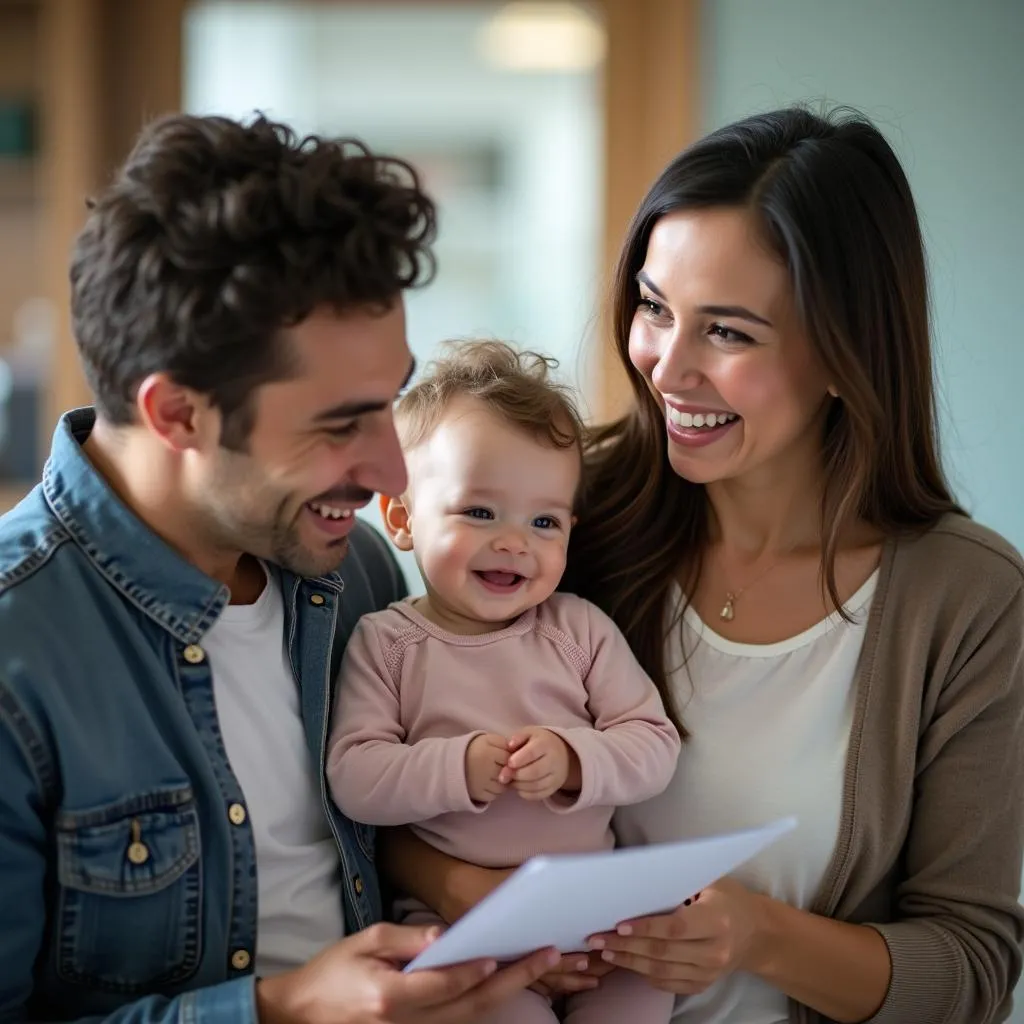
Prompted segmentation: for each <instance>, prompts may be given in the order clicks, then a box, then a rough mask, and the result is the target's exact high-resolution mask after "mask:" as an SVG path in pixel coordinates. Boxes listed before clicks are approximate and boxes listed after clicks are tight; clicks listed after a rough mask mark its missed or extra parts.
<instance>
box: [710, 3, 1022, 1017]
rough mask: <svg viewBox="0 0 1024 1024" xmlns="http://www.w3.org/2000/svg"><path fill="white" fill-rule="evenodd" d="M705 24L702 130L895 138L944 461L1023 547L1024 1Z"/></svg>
mask: <svg viewBox="0 0 1024 1024" xmlns="http://www.w3.org/2000/svg"><path fill="white" fill-rule="evenodd" d="M702 34H703V37H704V38H703V41H702V43H703V45H702V46H701V61H702V78H703V86H704V93H703V99H704V122H705V127H706V128H712V127H716V126H718V125H720V124H723V123H725V122H727V121H731V120H735V119H736V118H738V117H741V116H743V115H745V114H748V113H751V112H753V111H756V110H763V109H767V108H770V107H775V106H782V105H784V104H787V103H790V102H792V101H799V100H811V101H818V100H822V99H825V100H829V101H832V102H833V103H844V104H851V105H854V106H857V107H859V108H860V109H862V110H863V111H864V112H866V113H867V114H868V115H869V116H871V117H872V118H874V119H875V120H876V122H877V123H879V125H880V127H882V128H883V130H884V131H885V132H886V134H887V136H888V137H889V139H890V141H891V142H892V143H893V144H894V145H895V146H896V148H897V150H898V152H899V154H900V156H901V158H902V159H903V161H904V165H905V167H906V168H907V171H908V173H909V177H910V181H911V184H912V186H913V188H914V193H915V195H916V197H917V201H918V204H919V209H920V213H921V218H922V221H923V225H924V231H925V237H926V244H927V246H928V254H929V261H930V266H931V270H932V285H933V306H934V311H935V326H936V332H935V335H936V339H937V343H938V344H937V348H938V352H937V356H938V369H939V382H940V392H941V393H940V401H941V403H942V407H943V413H942V422H941V426H942V438H943V445H944V452H945V461H946V465H947V468H948V470H949V472H950V475H951V477H952V480H953V483H954V486H955V487H956V489H957V492H958V496H959V497H960V499H961V501H962V502H963V503H965V504H966V505H967V506H968V509H969V511H970V512H971V513H972V514H973V515H974V516H975V518H977V519H978V520H980V521H981V522H983V523H986V524H987V525H989V526H992V527H994V528H995V529H997V530H999V531H1000V532H1001V533H1003V534H1004V535H1005V536H1006V537H1008V538H1009V539H1010V540H1011V541H1013V542H1014V543H1015V544H1016V545H1017V547H1018V548H1022V549H1024V0H973V2H969V0H705V2H704V9H703V25H702ZM1022 798H1024V797H1022ZM1022 1020H1024V1017H1022Z"/></svg>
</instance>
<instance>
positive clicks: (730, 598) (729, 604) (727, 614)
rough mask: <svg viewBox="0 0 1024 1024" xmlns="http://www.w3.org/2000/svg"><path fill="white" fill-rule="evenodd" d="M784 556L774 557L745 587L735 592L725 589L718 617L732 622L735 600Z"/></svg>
mask: <svg viewBox="0 0 1024 1024" xmlns="http://www.w3.org/2000/svg"><path fill="white" fill-rule="evenodd" d="M784 557H785V556H784V555H779V557H778V558H776V559H775V561H774V562H772V564H771V565H769V566H768V568H767V569H765V570H764V571H763V572H761V573H759V574H758V575H757V576H755V577H754V578H753V579H752V580H751V581H750V582H749V583H748V584H747V585H746V586H745V587H741V588H740V589H739V590H737V591H735V592H733V591H731V590H727V591H726V592H725V604H724V605H722V610H721V611H720V612H719V613H718V617H719V618H720V619H721V620H722V621H723V622H732V620H733V619H734V618H736V602H737V601H738V600H739V599H740V598H741V597H742V596H743V595H744V594H745V593H746V592H747V591H748V590H749V589H750V588H751V587H752V586H753V585H754V584H755V583H757V582H759V581H760V580H762V579H764V577H765V576H767V575H768V573H770V572H771V571H772V569H774V568H775V567H776V566H777V565H778V564H779V562H781V561H782V559H783V558H784Z"/></svg>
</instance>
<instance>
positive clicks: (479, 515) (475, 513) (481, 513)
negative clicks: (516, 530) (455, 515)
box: [462, 508, 494, 519]
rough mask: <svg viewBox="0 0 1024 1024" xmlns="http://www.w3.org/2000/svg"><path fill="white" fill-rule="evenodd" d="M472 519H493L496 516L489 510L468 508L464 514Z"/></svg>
mask: <svg viewBox="0 0 1024 1024" xmlns="http://www.w3.org/2000/svg"><path fill="white" fill-rule="evenodd" d="M462 514H463V515H464V516H469V518H470V519H493V518H494V515H493V513H492V512H491V510H490V509H489V508H467V509H465V510H464V511H463V513H462Z"/></svg>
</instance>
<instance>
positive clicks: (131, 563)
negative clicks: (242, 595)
mask: <svg viewBox="0 0 1024 1024" xmlns="http://www.w3.org/2000/svg"><path fill="white" fill-rule="evenodd" d="M95 422H96V414H95V411H94V410H93V409H91V408H84V409H76V410H74V411H73V412H69V413H67V414H66V415H65V416H62V417H61V420H60V422H59V423H58V425H57V430H56V432H55V434H54V438H53V447H52V448H51V450H50V458H49V459H48V460H47V463H46V466H45V468H44V469H43V493H44V495H45V496H46V501H47V503H48V504H49V506H50V508H51V509H52V510H53V514H54V515H55V516H56V517H57V518H58V519H59V520H60V522H61V523H62V524H63V526H64V528H65V529H66V530H67V531H68V533H69V534H70V535H71V537H72V538H73V539H74V540H75V542H76V543H77V545H78V546H79V548H80V549H81V550H82V552H83V553H84V555H85V556H86V558H88V559H89V560H90V561H91V562H92V564H93V565H94V566H95V567H96V569H97V571H98V572H100V573H101V574H102V575H103V576H104V577H105V578H106V579H107V580H108V581H109V582H110V583H111V584H112V585H113V586H114V587H116V588H117V589H118V590H120V591H121V592H122V593H123V594H124V595H125V596H126V597H127V598H128V599H129V600H131V601H132V602H133V603H134V604H135V605H136V606H137V607H138V608H140V609H141V610H142V611H143V612H145V613H146V615H148V616H149V617H150V618H152V619H154V620H155V621H156V622H157V623H159V624H160V625H161V626H163V627H164V628H165V629H167V630H168V631H169V632H171V633H172V634H173V635H174V636H175V637H177V638H178V639H179V640H181V641H182V643H186V644H192V643H198V641H199V640H200V639H201V638H202V636H203V634H204V633H205V632H206V631H207V630H208V629H209V628H210V627H211V626H212V625H213V623H214V622H215V621H216V620H217V616H218V615H219V614H220V612H221V609H222V608H223V607H224V605H225V604H226V603H227V600H228V598H229V596H230V592H229V590H228V588H227V587H226V586H224V584H222V583H218V582H217V581H216V580H214V579H211V578H210V577H209V576H207V575H206V574H205V573H203V572H201V571H200V570H199V569H197V568H196V567H195V566H194V565H192V563H191V562H189V561H187V560H186V559H184V558H182V557H181V555H179V554H178V553H177V552H176V551H174V549H173V548H171V547H170V545H169V544H167V543H166V541H164V540H163V539H162V538H161V537H159V536H157V534H156V533H154V532H153V531H152V530H151V529H150V528H149V527H148V526H147V525H146V524H145V523H144V522H142V520H141V519H139V517H138V516H137V515H135V513H134V512H132V511H131V509H129V508H128V507H127V506H126V505H125V504H124V502H122V501H121V499H120V498H118V497H117V495H116V494H114V492H113V490H111V488H110V485H109V484H108V483H107V482H106V480H104V479H103V477H102V476H101V475H100V474H99V473H98V472H97V471H96V469H95V467H94V466H93V465H92V463H91V462H90V461H89V459H88V458H87V457H86V455H85V453H84V452H83V451H82V443H83V442H84V441H85V439H86V438H87V437H88V436H89V433H90V432H91V430H92V428H93V424H94V423H95Z"/></svg>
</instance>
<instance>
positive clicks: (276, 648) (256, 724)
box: [203, 578, 345, 976]
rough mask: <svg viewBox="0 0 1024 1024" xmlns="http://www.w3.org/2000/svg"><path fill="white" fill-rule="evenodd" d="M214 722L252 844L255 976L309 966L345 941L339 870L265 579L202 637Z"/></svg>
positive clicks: (280, 614)
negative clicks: (256, 593) (253, 596)
mask: <svg viewBox="0 0 1024 1024" xmlns="http://www.w3.org/2000/svg"><path fill="white" fill-rule="evenodd" d="M203 647H204V648H205V649H206V653H207V656H208V657H209V659H210V665H211V668H212V670H213V693H214V700H215V702H216V707H217V718H218V720H219V722H220V730H221V733H222V734H223V737H224V745H225V747H226V749H227V753H228V759H229V761H230V762H231V768H232V770H233V771H234V773H235V777H236V778H237V779H238V782H239V785H240V786H241V787H242V792H243V793H244V794H245V802H246V808H247V810H248V814H249V820H250V822H251V825H252V830H253V836H254V839H255V843H256V871H257V882H258V885H259V927H258V932H257V940H256V963H255V969H256V974H258V975H261V976H269V975H273V974H279V973H281V972H282V971H286V970H290V969H292V968H294V967H298V966H300V965H302V964H304V963H305V962H306V961H307V960H309V959H310V958H311V957H312V956H314V955H315V954H316V953H318V952H319V951H320V950H321V949H323V947H324V946H326V945H328V944H329V943H331V942H335V941H336V940H338V939H340V938H341V937H342V936H343V935H344V931H345V920H344V912H343V910H342V894H341V865H340V858H339V855H338V849H337V846H336V844H335V841H334V838H333V836H332V834H331V828H330V825H329V824H328V822H327V818H326V816H325V814H324V809H323V805H322V803H321V798H320V783H319V775H318V772H317V766H316V765H315V764H314V763H313V761H312V759H311V758H310V755H309V748H308V746H307V745H306V736H305V731H304V727H303V724H302V718H301V716H300V712H299V689H298V685H297V684H296V682H295V678H294V676H293V675H292V670H291V666H290V664H289V661H288V650H287V646H286V644H285V635H284V603H283V601H282V598H281V593H280V590H279V588H278V586H277V585H276V584H275V583H274V582H273V581H271V580H270V579H269V578H268V580H267V585H266V586H265V587H264V588H263V593H262V594H261V595H260V597H259V599H258V600H257V601H256V603H255V604H249V605H228V606H227V607H226V608H225V609H224V611H223V612H222V613H221V615H220V617H219V618H218V619H217V622H216V623H215V624H214V626H213V628H212V629H211V630H210V631H209V632H208V633H207V634H206V637H205V639H204V640H203Z"/></svg>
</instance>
